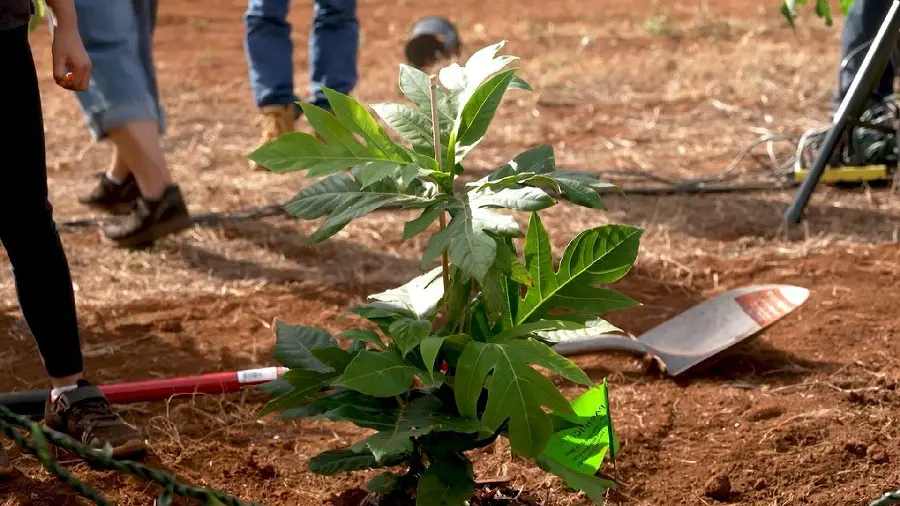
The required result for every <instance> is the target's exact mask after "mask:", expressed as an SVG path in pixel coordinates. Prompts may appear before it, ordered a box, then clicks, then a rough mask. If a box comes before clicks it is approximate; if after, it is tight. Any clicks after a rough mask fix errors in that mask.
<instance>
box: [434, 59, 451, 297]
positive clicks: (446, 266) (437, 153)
mask: <svg viewBox="0 0 900 506" xmlns="http://www.w3.org/2000/svg"><path fill="white" fill-rule="evenodd" d="M437 86H438V82H437V76H436V75H432V76H430V77H429V78H428V97H429V98H430V99H431V131H432V133H433V135H434V160H435V161H436V162H437V166H438V170H441V169H442V167H443V165H444V164H443V160H442V159H441V120H440V116H438V104H437ZM451 179H452V178H451ZM444 213H445V211H443V210H442V211H441V214H440V216H439V220H440V226H441V230H444V229H445V228H447V217H446V215H445V214H444ZM441 274H442V275H443V281H444V300H446V298H447V294H448V293H449V291H450V257H449V256H448V254H447V250H444V252H443V253H441Z"/></svg>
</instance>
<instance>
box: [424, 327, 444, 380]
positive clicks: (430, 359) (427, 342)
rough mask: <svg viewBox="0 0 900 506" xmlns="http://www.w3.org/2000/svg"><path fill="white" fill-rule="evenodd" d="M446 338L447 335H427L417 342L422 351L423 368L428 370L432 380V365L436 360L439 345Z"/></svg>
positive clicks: (442, 343)
mask: <svg viewBox="0 0 900 506" xmlns="http://www.w3.org/2000/svg"><path fill="white" fill-rule="evenodd" d="M446 339H447V336H429V337H426V338H425V339H424V340H422V342H421V343H420V344H419V350H421V352H422V362H424V363H425V370H426V371H428V373H429V374H430V376H431V379H432V380H434V366H435V362H437V357H438V353H440V352H441V346H443V345H444V341H445V340H446Z"/></svg>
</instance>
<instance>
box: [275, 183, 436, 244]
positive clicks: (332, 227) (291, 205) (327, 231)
mask: <svg viewBox="0 0 900 506" xmlns="http://www.w3.org/2000/svg"><path fill="white" fill-rule="evenodd" d="M377 190H383V191H377ZM432 202H433V200H432V199H430V198H428V197H423V196H419V195H409V194H406V193H402V192H401V191H400V190H399V189H397V188H396V187H391V186H390V185H384V188H381V187H379V188H372V187H370V188H367V189H363V187H362V185H361V184H359V183H358V182H357V181H356V180H354V179H353V178H352V177H351V176H350V175H348V174H332V175H331V176H328V177H326V178H324V179H322V180H320V181H317V182H315V183H313V184H312V185H310V186H308V187H306V188H304V189H303V190H301V191H300V193H298V194H297V196H296V197H294V198H293V199H291V201H289V202H288V203H287V204H286V205H285V209H286V210H287V211H288V212H289V213H290V214H292V215H294V216H297V217H298V218H303V219H308V220H310V219H316V218H319V217H322V216H326V215H327V216H328V217H327V218H326V219H325V221H324V222H323V223H322V225H321V226H320V227H319V229H318V230H317V231H316V232H315V233H314V234H313V235H312V236H311V237H310V241H311V242H313V243H319V242H322V241H324V240H325V239H328V238H329V237H331V236H333V235H334V234H336V233H338V232H339V231H341V230H342V229H343V228H344V227H345V226H347V224H348V223H350V222H351V221H353V220H354V219H356V218H359V217H361V216H364V215H366V214H369V213H371V212H373V211H377V210H378V209H380V208H382V207H384V206H388V205H392V206H398V207H400V208H407V209H408V208H424V207H428V206H429V205H431V204H432Z"/></svg>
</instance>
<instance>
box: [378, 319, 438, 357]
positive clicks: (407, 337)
mask: <svg viewBox="0 0 900 506" xmlns="http://www.w3.org/2000/svg"><path fill="white" fill-rule="evenodd" d="M388 333H389V335H390V336H391V338H392V339H393V341H394V344H396V345H397V347H398V348H400V353H402V354H403V357H404V358H405V357H406V354H407V353H409V352H410V351H412V350H414V349H415V348H416V347H417V346H419V343H421V342H422V340H423V339H425V338H426V337H428V334H430V333H431V322H430V321H428V320H411V319H409V318H404V319H402V320H397V321H395V322H394V323H392V324H391V327H390V329H388Z"/></svg>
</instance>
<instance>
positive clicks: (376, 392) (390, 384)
mask: <svg viewBox="0 0 900 506" xmlns="http://www.w3.org/2000/svg"><path fill="white" fill-rule="evenodd" d="M415 375H416V368H415V367H412V366H411V365H409V364H407V363H406V362H405V361H404V360H403V358H402V357H400V355H398V354H397V353H395V352H393V351H371V350H367V351H363V352H360V354H359V355H357V356H356V358H354V359H353V361H351V362H350V365H348V366H347V369H345V370H344V374H343V375H341V377H340V378H337V380H335V383H336V384H338V385H341V386H344V387H347V388H351V389H353V390H356V391H357V392H361V393H364V394H366V395H371V396H373V397H393V396H395V395H400V394H402V393H404V392H406V391H407V390H408V389H409V387H410V385H412V382H413V378H414V377H415Z"/></svg>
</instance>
